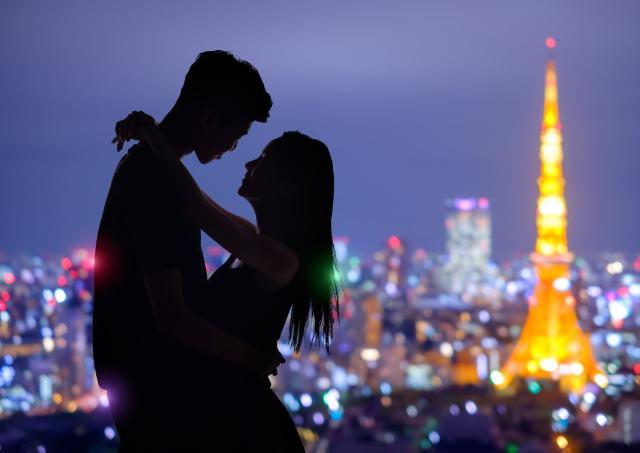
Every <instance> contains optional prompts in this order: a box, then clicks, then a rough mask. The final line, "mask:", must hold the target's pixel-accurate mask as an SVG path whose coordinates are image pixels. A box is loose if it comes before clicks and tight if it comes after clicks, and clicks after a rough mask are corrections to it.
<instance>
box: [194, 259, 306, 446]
mask: <svg viewBox="0 0 640 453" xmlns="http://www.w3.org/2000/svg"><path fill="white" fill-rule="evenodd" d="M234 261H235V258H234V257H231V258H229V259H228V260H227V261H226V262H225V264H224V265H223V266H221V267H220V268H219V269H218V270H217V271H216V272H215V273H214V274H213V275H212V276H211V277H210V278H209V281H208V286H207V290H206V297H205V298H204V299H203V302H202V305H201V306H200V307H199V308H198V312H199V313H200V314H201V315H202V316H204V317H205V318H207V319H208V320H209V321H210V322H211V323H213V324H215V325H217V326H219V327H221V328H222V329H223V330H225V331H226V332H227V333H229V334H230V335H232V336H234V337H236V338H238V339H240V340H242V341H244V342H246V343H249V344H251V345H253V346H256V347H259V348H269V347H272V346H275V344H276V342H277V341H278V339H279V338H280V335H281V333H282V329H283V328H284V325H285V323H286V320H287V316H288V314H289V310H290V309H291V305H292V300H293V299H292V291H293V288H292V287H291V286H289V287H285V288H283V289H281V290H277V291H275V292H273V291H267V290H265V289H264V277H263V276H261V274H259V273H258V272H257V271H255V270H253V269H252V268H250V267H249V266H247V265H245V264H242V265H240V266H238V267H232V265H233V263H234ZM202 366H203V368H204V369H203V370H202V374H201V376H202V377H204V380H205V381H206V383H205V384H204V385H205V387H206V391H205V392H204V394H205V395H206V398H208V399H209V402H210V404H209V405H210V407H211V409H212V410H211V412H210V413H209V414H208V419H207V421H206V422H205V423H204V425H203V430H204V432H203V440H204V442H205V443H209V444H213V445H216V446H218V449H212V450H211V451H234V452H236V451H237V452H244V451H246V452H287V453H288V452H304V447H303V445H302V441H301V440H300V437H299V436H298V432H297V430H296V427H295V425H294V423H293V421H292V420H291V417H290V416H289V413H288V412H287V410H286V408H285V407H284V405H283V404H282V403H281V402H280V400H279V399H278V397H277V396H276V394H275V393H274V392H273V390H271V387H270V383H269V380H268V379H267V378H261V377H257V376H254V375H252V374H251V373H248V372H247V371H246V370H244V369H242V368H239V367H236V366H234V365H232V364H228V363H225V364H224V365H223V366H224V369H221V368H220V363H218V364H212V363H211V361H210V360H206V362H205V363H203V364H202ZM207 433H210V434H211V433H215V434H214V436H215V438H207V437H208V435H207Z"/></svg>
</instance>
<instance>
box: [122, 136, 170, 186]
mask: <svg viewBox="0 0 640 453" xmlns="http://www.w3.org/2000/svg"><path fill="white" fill-rule="evenodd" d="M165 176H166V170H165V169H164V168H162V165H161V163H160V162H159V161H158V159H156V158H155V157H154V156H153V154H152V152H151V150H150V149H148V148H146V147H144V146H140V145H133V146H132V147H131V148H129V150H128V151H127V154H126V155H124V156H123V157H122V159H121V160H120V163H119V164H118V167H117V168H116V171H115V174H114V179H116V180H119V181H120V182H121V184H122V185H123V186H127V187H132V186H134V187H135V186H138V185H142V184H144V185H148V184H152V185H157V184H160V183H161V181H162V180H163V179H164V178H165Z"/></svg>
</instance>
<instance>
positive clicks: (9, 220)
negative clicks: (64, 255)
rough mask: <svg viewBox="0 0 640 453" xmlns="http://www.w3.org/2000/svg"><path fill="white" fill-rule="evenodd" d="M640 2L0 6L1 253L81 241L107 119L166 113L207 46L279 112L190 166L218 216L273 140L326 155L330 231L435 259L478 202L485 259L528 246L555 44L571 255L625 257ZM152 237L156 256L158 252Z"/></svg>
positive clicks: (94, 200) (106, 138)
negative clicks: (489, 230) (390, 240)
mask: <svg viewBox="0 0 640 453" xmlns="http://www.w3.org/2000/svg"><path fill="white" fill-rule="evenodd" d="M638 24H640V2H638V1H637V0H617V1H606V0H601V1H591V0H580V1H577V0H576V1H557V0H544V1H543V0H536V1H527V2H525V1H517V2H516V1H486V0H485V1H478V0H469V1H453V0H450V1H445V0H419V1H401V2H400V1H392V0H386V1H377V0H362V1H356V0H350V1H327V0H325V1H322V2H310V1H300V0H296V1H276V0H269V1H254V2H246V1H233V2H231V1H213V0H206V1H204V0H199V1H186V2H177V1H169V0H166V1H159V0H155V1H136V2H124V1H113V0H109V1H107V2H105V1H96V0H82V1H75V0H74V1H64V2H52V1H28V0H20V1H18V0H6V1H3V2H2V5H1V6H0V42H1V43H2V44H0V62H1V66H0V90H1V91H0V94H1V97H0V99H1V100H0V125H1V126H0V127H1V130H2V134H1V135H0V209H1V211H0V212H1V214H0V250H4V251H5V252H10V253H16V252H42V251H51V252H56V253H57V252H65V251H67V250H68V249H70V248H71V247H74V246H89V247H91V246H93V244H94V241H95V234H96V230H97V226H98V222H99V218H100V214H101V212H102V208H103V204H104V199H105V196H106V194H107V190H108V186H109V182H110V178H111V175H112V174H113V170H114V168H115V165H116V163H117V161H118V159H119V157H120V156H119V155H118V154H117V153H116V152H115V149H114V147H113V146H112V145H110V143H109V142H110V139H111V138H112V136H113V133H112V131H113V124H114V122H115V121H116V120H118V119H120V118H121V117H123V116H125V115H126V114H127V113H128V112H129V111H130V110H133V109H142V110H145V111H147V112H148V113H150V114H152V115H154V116H155V117H156V118H158V119H160V118H162V116H163V115H164V114H165V113H166V112H167V111H168V109H169V108H170V107H171V106H172V105H173V102H174V101H175V99H176V97H177V94H178V92H179V89H180V87H181V84H182V81H183V78H184V75H185V73H186V71H187V69H188V67H189V65H190V64H191V63H192V61H193V59H194V58H195V57H196V55H197V54H198V53H199V52H201V51H203V50H210V49H217V48H221V49H227V50H230V51H232V52H233V53H235V54H236V55H237V56H238V57H240V58H243V59H247V60H249V61H250V62H252V63H253V64H254V65H255V66H256V67H257V68H258V70H259V71H260V73H261V74H262V77H263V80H264V82H265V84H266V86H267V89H268V90H269V91H270V93H271V95H272V97H273V99H274V102H275V104H274V107H273V109H272V114H271V119H270V121H269V122H268V123H267V124H265V125H263V124H255V125H254V126H253V128H252V130H251V132H250V134H249V136H247V137H245V138H244V139H243V140H242V141H241V143H240V146H239V147H238V149H237V150H236V151H235V152H234V153H231V154H230V155H228V156H226V157H225V158H224V159H223V160H221V161H217V162H214V163H212V164H210V165H208V166H202V165H200V164H199V163H198V162H197V160H196V159H195V158H194V157H189V158H187V160H186V163H187V165H188V166H189V168H190V169H191V170H192V172H193V173H194V175H195V177H196V178H197V180H198V181H199V182H200V184H201V185H202V187H203V188H204V189H205V190H207V192H208V193H209V194H211V195H212V196H213V197H214V198H215V199H216V200H218V201H219V202H220V203H221V204H222V205H224V206H226V207H228V208H230V209H232V210H236V211H238V212H240V213H241V214H244V215H248V216H250V215H251V211H250V208H249V205H248V204H247V203H246V202H245V201H244V200H242V199H241V198H239V197H238V196H237V195H236V189H237V186H238V185H239V183H240V180H241V179H242V175H243V173H244V169H243V165H242V164H243V163H244V162H245V161H247V160H250V159H252V158H254V157H255V156H256V155H257V154H259V152H260V150H261V149H262V147H263V146H264V145H265V144H266V143H267V142H268V141H269V140H270V139H272V138H275V137H276V136H278V135H280V134H281V133H282V132H283V131H284V130H290V129H299V130H301V131H302V132H305V133H307V134H309V135H311V136H313V137H316V138H319V139H321V140H323V141H325V142H326V143H327V145H328V146H329V148H330V149H331V151H332V154H333V157H334V165H335V173H336V199H335V210H334V233H335V234H337V235H348V236H350V237H351V240H352V245H353V247H354V249H355V251H357V252H359V253H369V252H371V251H373V250H375V249H377V248H378V247H379V246H381V245H382V244H383V241H384V240H385V238H386V237H387V236H388V235H390V234H398V235H399V236H400V237H403V238H405V239H406V240H407V241H408V242H409V244H410V246H422V247H425V248H426V249H427V250H433V251H442V250H444V212H445V211H444V200H445V199H446V198H449V197H455V196H486V197H488V198H489V199H490V202H491V204H492V214H493V243H494V247H493V248H494V251H496V252H498V253H500V252H511V251H517V250H520V251H525V252H526V251H529V250H531V249H532V247H533V242H534V235H535V198H536V194H537V189H536V186H535V181H536V177H537V173H538V170H539V168H538V143H539V125H540V121H541V114H542V101H543V82H544V65H545V59H546V58H547V50H546V49H545V47H544V40H545V37H546V36H548V35H553V36H555V38H556V39H557V41H558V47H557V49H556V59H557V68H558V78H559V96H560V115H561V120H562V122H563V128H564V145H565V148H564V150H565V172H566V178H567V199H568V209H569V235H570V236H569V243H570V247H571V248H572V249H573V250H574V251H575V252H577V253H593V252H599V251H604V250H612V251H613V250H615V251H625V252H637V251H639V250H640V247H638V245H639V243H638V240H639V239H640V228H639V227H638V225H639V224H640V209H639V207H640V201H638V194H639V190H638V188H637V185H638V175H639V172H640V127H639V122H640V26H639V25H638ZM161 245H162V244H159V246H161Z"/></svg>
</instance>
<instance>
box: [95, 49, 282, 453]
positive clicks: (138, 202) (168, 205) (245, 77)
mask: <svg viewBox="0 0 640 453" xmlns="http://www.w3.org/2000/svg"><path fill="white" fill-rule="evenodd" d="M271 105H272V101H271V97H270V96H269V94H268V93H267V91H266V90H265V87H264V84H263V82H262V80H261V78H260V75H259V74H258V71H257V70H256V69H255V68H254V67H253V66H251V65H250V64H249V63H248V62H246V61H242V60H238V59H236V58H235V57H234V56H233V55H232V54H230V53H228V52H224V51H219V50H218V51H208V52H203V53H201V54H200V55H199V56H198V57H197V59H196V60H195V62H194V63H193V64H192V65H191V67H190V69H189V71H188V73H187V75H186V77H185V81H184V85H183V87H182V90H181V92H180V96H179V97H178V100H177V101H176V103H175V105H174V107H173V108H172V109H171V110H170V111H169V113H168V114H167V116H166V117H165V118H164V119H163V120H162V122H161V123H160V125H159V127H160V128H161V130H162V131H163V133H164V135H165V136H166V137H167V139H168V140H169V142H170V143H171V145H172V148H173V149H174V150H175V151H176V153H177V154H178V155H179V156H180V157H182V156H184V155H187V154H189V153H191V152H192V151H195V153H196V156H197V158H198V160H199V161H200V162H201V163H203V164H204V163H208V162H210V161H211V160H213V159H216V158H219V157H220V156H221V155H222V154H223V153H224V152H226V151H228V150H231V149H233V148H235V146H236V144H237V141H238V140H239V139H240V137H242V136H243V135H245V134H246V133H247V132H248V130H249V128H250V125H251V123H252V122H253V121H259V122H266V120H267V118H268V116H269V110H270V108H271ZM122 145H123V140H119V141H118V149H121V148H122ZM183 204H184V203H183V200H180V199H179V198H178V195H177V192H176V191H175V190H172V181H171V178H169V177H168V173H167V171H166V170H165V169H164V167H163V166H162V165H161V163H160V162H159V161H157V160H156V159H155V158H154V156H153V155H152V153H151V151H150V149H149V148H148V147H146V146H145V145H144V144H142V143H141V144H139V145H134V146H133V147H132V148H130V149H129V151H128V153H127V154H126V155H125V156H124V157H123V158H122V159H121V160H120V163H119V164H118V167H117V169H116V171H115V174H114V176H113V179H112V182H111V187H110V189H109V194H108V196H107V200H106V203H105V207H104V212H103V214H102V219H101V222H100V227H99V230H98V237H97V242H96V271H95V301H94V314H93V345H94V360H95V369H96V374H97V377H98V383H99V385H100V386H101V387H102V388H104V389H106V390H107V393H108V397H109V402H110V408H111V412H112V414H113V417H114V421H115V424H116V427H117V429H118V433H119V436H120V450H121V451H136V452H137V451H154V452H155V451H175V452H178V451H191V450H192V449H196V446H197V445H199V444H198V439H197V433H198V432H201V431H198V429H199V428H197V426H198V422H199V421H200V420H201V419H203V418H204V417H202V414H203V413H204V412H202V410H203V409H202V408H201V407H200V406H202V401H199V400H198V396H199V395H198V386H199V385H202V384H203V383H200V382H198V381H197V379H198V369H197V366H194V364H197V363H200V364H201V363H203V360H202V357H203V353H204V354H206V355H207V356H209V357H218V358H223V359H228V360H231V361H236V362H237V363H238V362H239V363H243V364H245V365H246V364H248V363H251V362H252V361H253V362H258V363H263V362H260V361H261V360H262V359H264V357H265V355H260V353H259V351H255V350H253V349H252V348H250V347H248V346H247V345H244V344H243V343H240V342H238V341H234V340H233V339H232V338H230V337H227V336H225V334H224V333H223V332H222V331H221V330H219V329H216V328H215V327H214V326H212V325H211V324H209V323H207V322H206V321H205V320H204V318H201V317H200V316H199V315H198V314H197V313H196V310H195V309H194V308H195V307H196V305H197V303H196V301H197V300H198V298H199V297H200V294H201V292H202V291H203V289H204V286H205V284H206V279H207V276H206V272H205V265H204V259H203V256H202V249H201V246H200V229H199V227H198V226H197V225H195V224H193V223H191V222H190V220H189V217H188V216H187V215H186V214H185V209H184V206H183ZM222 342H224V347H221V344H222ZM225 354H226V355H225ZM257 368H259V365H258V364H256V369H257Z"/></svg>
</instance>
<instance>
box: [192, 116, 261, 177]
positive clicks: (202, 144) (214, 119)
mask: <svg viewBox="0 0 640 453" xmlns="http://www.w3.org/2000/svg"><path fill="white" fill-rule="evenodd" d="M250 127H251V120H247V119H246V118H241V117H239V116H237V115H231V114H226V115H225V114H222V113H220V112H217V111H208V112H205V113H203V115H202V118H201V127H200V130H199V133H198V134H197V135H198V136H197V139H196V143H195V145H194V151H195V153H196V156H197V157H198V160H199V161H200V163H202V164H206V163H208V162H211V161H212V160H213V159H218V158H220V157H221V156H222V155H223V154H224V153H225V152H227V151H231V150H233V149H235V147H236V145H237V144H238V140H240V138H241V137H243V136H245V135H247V133H248V132H249V129H250Z"/></svg>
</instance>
